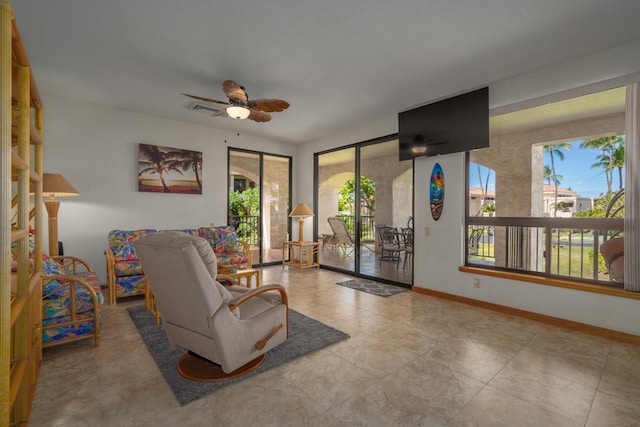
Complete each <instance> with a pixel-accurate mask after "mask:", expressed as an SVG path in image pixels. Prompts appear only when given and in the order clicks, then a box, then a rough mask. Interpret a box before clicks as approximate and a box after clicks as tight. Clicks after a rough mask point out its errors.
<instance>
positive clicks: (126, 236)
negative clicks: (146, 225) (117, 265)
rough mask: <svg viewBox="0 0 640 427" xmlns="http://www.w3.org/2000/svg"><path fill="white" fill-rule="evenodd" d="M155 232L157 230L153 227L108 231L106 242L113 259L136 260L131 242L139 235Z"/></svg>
mask: <svg viewBox="0 0 640 427" xmlns="http://www.w3.org/2000/svg"><path fill="white" fill-rule="evenodd" d="M155 232H157V230H154V229H141V230H129V231H124V230H112V231H110V232H109V236H108V244H109V248H111V251H113V257H114V259H115V260H116V261H137V260H138V256H137V255H136V251H135V249H134V247H133V243H134V242H135V241H136V240H138V239H139V238H140V237H142V236H145V235H147V234H150V233H155Z"/></svg>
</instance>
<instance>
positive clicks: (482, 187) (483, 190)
mask: <svg viewBox="0 0 640 427" xmlns="http://www.w3.org/2000/svg"><path fill="white" fill-rule="evenodd" d="M476 165H477V166H478V182H479V183H480V193H481V194H482V200H480V211H479V212H478V213H479V214H480V213H482V212H483V210H482V208H483V207H484V203H485V200H486V199H487V192H488V191H489V178H490V177H491V169H490V168H487V180H486V181H485V183H484V185H483V184H482V168H481V167H480V163H476Z"/></svg>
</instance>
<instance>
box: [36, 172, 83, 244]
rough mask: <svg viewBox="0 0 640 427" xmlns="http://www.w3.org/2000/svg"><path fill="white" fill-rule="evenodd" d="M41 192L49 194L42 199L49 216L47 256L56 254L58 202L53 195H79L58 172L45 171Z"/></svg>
mask: <svg viewBox="0 0 640 427" xmlns="http://www.w3.org/2000/svg"><path fill="white" fill-rule="evenodd" d="M42 194H43V195H45V194H49V198H48V199H47V200H45V201H44V206H45V207H46V208H47V214H48V216H49V223H48V224H49V227H48V228H49V256H56V255H58V208H59V207H60V202H59V201H58V200H56V199H55V197H56V196H57V197H67V196H79V195H80V193H78V190H76V189H75V188H73V186H72V185H71V184H69V182H68V181H67V180H66V179H64V177H63V176H62V175H60V174H59V173H45V174H44V175H43V179H42Z"/></svg>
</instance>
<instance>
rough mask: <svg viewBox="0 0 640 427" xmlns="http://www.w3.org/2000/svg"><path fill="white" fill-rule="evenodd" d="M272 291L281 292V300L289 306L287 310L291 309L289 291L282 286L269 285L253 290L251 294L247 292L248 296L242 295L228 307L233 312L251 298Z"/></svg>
mask: <svg viewBox="0 0 640 427" xmlns="http://www.w3.org/2000/svg"><path fill="white" fill-rule="evenodd" d="M270 291H277V292H280V298H281V299H282V303H283V304H284V305H286V306H287V309H288V308H289V297H288V296H287V290H286V289H285V288H284V287H282V286H281V285H267V286H261V287H259V288H255V289H252V290H251V291H250V292H247V293H246V294H244V295H241V296H239V297H238V298H236V299H235V300H233V301H231V304H229V305H228V307H229V310H230V311H233V310H235V309H236V308H238V307H239V306H240V305H241V304H242V303H245V302H247V301H248V300H250V299H251V298H253V297H256V296H258V295H260V294H263V293H265V292H270Z"/></svg>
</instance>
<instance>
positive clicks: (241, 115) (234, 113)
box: [227, 105, 251, 120]
mask: <svg viewBox="0 0 640 427" xmlns="http://www.w3.org/2000/svg"><path fill="white" fill-rule="evenodd" d="M227 114H228V115H229V117H231V118H232V119H238V120H242V119H246V118H247V117H249V114H251V111H250V110H249V109H248V108H245V107H241V106H239V105H232V106H231V107H227Z"/></svg>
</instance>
